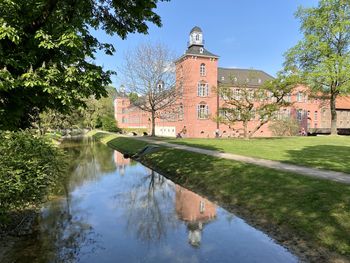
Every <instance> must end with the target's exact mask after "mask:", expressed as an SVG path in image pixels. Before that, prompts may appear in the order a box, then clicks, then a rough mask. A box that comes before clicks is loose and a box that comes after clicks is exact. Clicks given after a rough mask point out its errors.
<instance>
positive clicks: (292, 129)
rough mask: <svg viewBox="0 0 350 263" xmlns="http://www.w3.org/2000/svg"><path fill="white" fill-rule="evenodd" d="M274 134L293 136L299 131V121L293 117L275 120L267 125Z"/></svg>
mask: <svg viewBox="0 0 350 263" xmlns="http://www.w3.org/2000/svg"><path fill="white" fill-rule="evenodd" d="M269 129H270V131H271V132H272V134H273V135H274V136H295V135H298V133H299V129H300V127H299V123H298V122H297V120H295V119H291V118H287V119H282V120H275V121H273V122H272V123H271V124H270V126H269Z"/></svg>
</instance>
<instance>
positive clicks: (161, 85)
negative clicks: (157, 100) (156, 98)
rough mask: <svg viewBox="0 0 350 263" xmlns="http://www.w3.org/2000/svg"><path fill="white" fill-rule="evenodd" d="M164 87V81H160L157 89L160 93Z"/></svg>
mask: <svg viewBox="0 0 350 263" xmlns="http://www.w3.org/2000/svg"><path fill="white" fill-rule="evenodd" d="M163 86H164V83H163V81H160V82H159V83H158V84H157V89H158V91H162V90H163Z"/></svg>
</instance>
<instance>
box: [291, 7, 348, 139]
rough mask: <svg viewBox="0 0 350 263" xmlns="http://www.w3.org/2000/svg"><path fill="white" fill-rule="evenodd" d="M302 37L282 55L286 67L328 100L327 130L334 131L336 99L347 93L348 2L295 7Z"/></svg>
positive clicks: (335, 124)
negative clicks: (329, 118) (295, 72)
mask: <svg viewBox="0 0 350 263" xmlns="http://www.w3.org/2000/svg"><path fill="white" fill-rule="evenodd" d="M296 17H297V18H299V19H300V20H301V31H302V33H303V34H304V38H303V39H302V40H301V41H300V42H299V43H298V44H297V45H296V46H295V47H293V48H292V49H290V50H289V51H288V52H287V54H286V58H287V60H286V66H288V67H290V68H292V69H293V70H294V69H298V70H299V71H300V73H301V74H302V76H303V77H304V79H305V80H306V82H307V84H308V85H309V86H310V87H311V88H312V89H313V90H314V91H316V92H321V93H323V95H325V96H326V97H327V98H328V99H329V101H330V108H331V116H332V119H331V132H332V134H336V133H337V112H336V107H335V102H336V98H337V96H339V95H346V94H349V93H350V75H349V72H350V2H349V1H348V0H320V2H319V4H318V6H317V7H312V8H299V10H298V12H297V13H296Z"/></svg>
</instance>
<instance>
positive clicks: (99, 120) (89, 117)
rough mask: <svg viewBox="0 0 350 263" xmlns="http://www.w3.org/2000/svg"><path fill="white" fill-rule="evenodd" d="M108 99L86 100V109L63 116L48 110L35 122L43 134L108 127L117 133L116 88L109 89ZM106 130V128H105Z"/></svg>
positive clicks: (91, 98) (78, 109) (74, 110)
mask: <svg viewBox="0 0 350 263" xmlns="http://www.w3.org/2000/svg"><path fill="white" fill-rule="evenodd" d="M106 90H107V92H108V96H107V97H102V98H100V99H98V100H97V99H96V98H95V97H93V96H91V97H89V98H87V99H85V100H84V102H85V104H86V107H80V108H77V109H72V110H71V111H70V113H69V114H63V113H60V112H58V111H57V110H47V111H45V112H43V113H41V114H40V118H39V120H38V121H37V122H35V125H34V126H37V127H38V128H39V129H40V130H42V134H44V133H45V131H46V130H47V129H55V130H56V129H71V128H88V129H94V128H103V126H105V127H106V129H107V126H108V130H107V131H117V130H118V129H117V126H116V121H115V120H114V104H113V101H114V98H115V97H116V90H115V88H114V87H111V86H109V87H107V88H106ZM103 129H104V128H103Z"/></svg>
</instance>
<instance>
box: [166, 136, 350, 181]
mask: <svg viewBox="0 0 350 263" xmlns="http://www.w3.org/2000/svg"><path fill="white" fill-rule="evenodd" d="M166 141H168V142H171V143H178V144H184V145H188V146H194V147H198V148H205V149H210V150H217V151H222V152H228V153H235V154H240V155H244V156H251V157H257V158H264V159H269V160H276V161H282V162H287V163H293V164H298V165H304V166H310V167H315V168H321V169H328V170H334V171H339V172H344V173H349V174H350V165H349V163H350V136H347V137H346V136H316V137H288V138H259V139H251V140H241V139H166Z"/></svg>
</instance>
